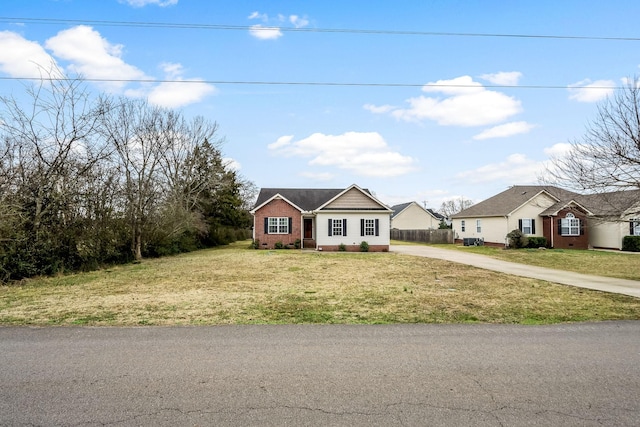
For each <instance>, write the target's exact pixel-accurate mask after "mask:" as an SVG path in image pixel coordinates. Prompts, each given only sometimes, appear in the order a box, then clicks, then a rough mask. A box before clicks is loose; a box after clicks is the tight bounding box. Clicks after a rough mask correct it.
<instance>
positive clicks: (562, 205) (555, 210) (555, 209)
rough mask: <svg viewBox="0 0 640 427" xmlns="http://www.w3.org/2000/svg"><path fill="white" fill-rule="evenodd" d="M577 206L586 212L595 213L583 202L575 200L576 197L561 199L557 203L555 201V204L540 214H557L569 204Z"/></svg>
mask: <svg viewBox="0 0 640 427" xmlns="http://www.w3.org/2000/svg"><path fill="white" fill-rule="evenodd" d="M572 205H573V206H577V207H579V208H580V209H581V210H582V211H584V212H585V213H586V214H589V215H593V212H592V211H591V210H589V209H588V208H587V207H585V206H584V205H583V204H581V203H579V202H577V201H575V200H574V199H571V200H561V201H559V202H557V203H554V204H553V205H551V206H549V207H548V208H547V209H545V210H543V211H542V212H540V214H539V215H540V216H556V215H558V213H559V212H560V211H561V210H563V209H564V208H566V207H569V206H572Z"/></svg>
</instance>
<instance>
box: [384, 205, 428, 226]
mask: <svg viewBox="0 0 640 427" xmlns="http://www.w3.org/2000/svg"><path fill="white" fill-rule="evenodd" d="M439 226H440V221H438V220H437V219H436V218H434V217H433V216H432V215H430V214H429V212H426V211H425V210H424V209H422V208H421V207H420V206H417V205H415V204H411V205H409V206H408V207H407V208H406V209H405V210H403V211H402V212H401V213H400V214H398V215H396V216H395V217H394V218H393V219H392V220H391V228H397V229H399V230H427V229H430V228H432V229H433V228H438V227H439Z"/></svg>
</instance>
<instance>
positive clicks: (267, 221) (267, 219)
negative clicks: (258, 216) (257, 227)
mask: <svg viewBox="0 0 640 427" xmlns="http://www.w3.org/2000/svg"><path fill="white" fill-rule="evenodd" d="M264 234H269V218H268V217H265V218H264Z"/></svg>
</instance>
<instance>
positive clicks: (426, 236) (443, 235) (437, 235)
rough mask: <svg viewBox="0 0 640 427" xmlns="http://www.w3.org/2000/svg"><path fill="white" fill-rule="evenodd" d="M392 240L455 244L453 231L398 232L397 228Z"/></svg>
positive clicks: (392, 234) (393, 229) (393, 230)
mask: <svg viewBox="0 0 640 427" xmlns="http://www.w3.org/2000/svg"><path fill="white" fill-rule="evenodd" d="M391 240H403V241H405V242H423V243H451V244H453V230H450V229H445V230H440V229H438V230H398V229H397V228H392V229H391Z"/></svg>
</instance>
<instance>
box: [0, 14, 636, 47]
mask: <svg viewBox="0 0 640 427" xmlns="http://www.w3.org/2000/svg"><path fill="white" fill-rule="evenodd" d="M0 22H7V23H23V22H29V23H33V24H73V25H80V24H86V25H93V26H111V27H138V28H176V29H191V30H231V31H248V30H251V31H273V30H274V29H278V30H279V31H282V32H298V33H347V34H380V35H399V36H432V37H500V38H527V39H559V40H607V41H640V37H606V36H575V35H558V34H516V33H513V34H507V33H504V34H503V33H463V32H438V31H409V30H379V29H354V28H308V27H300V28H296V27H278V26H259V25H258V26H250V25H226V24H196V23H171V22H143V21H106V20H90V19H57V18H19V17H6V16H5V17H2V16H0Z"/></svg>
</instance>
